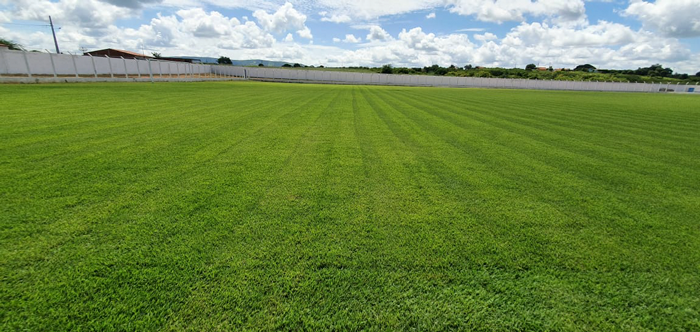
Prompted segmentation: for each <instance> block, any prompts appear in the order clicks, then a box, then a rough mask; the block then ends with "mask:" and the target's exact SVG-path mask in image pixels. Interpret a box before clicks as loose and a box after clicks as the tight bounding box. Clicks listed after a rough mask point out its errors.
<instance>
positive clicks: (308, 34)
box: [297, 27, 314, 39]
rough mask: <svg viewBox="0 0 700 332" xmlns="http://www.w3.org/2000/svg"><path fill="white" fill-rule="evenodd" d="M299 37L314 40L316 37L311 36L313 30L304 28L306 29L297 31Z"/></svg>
mask: <svg viewBox="0 0 700 332" xmlns="http://www.w3.org/2000/svg"><path fill="white" fill-rule="evenodd" d="M297 35H299V37H301V38H306V39H313V38H314V36H313V35H312V34H311V30H310V29H309V28H307V27H304V29H301V30H297Z"/></svg>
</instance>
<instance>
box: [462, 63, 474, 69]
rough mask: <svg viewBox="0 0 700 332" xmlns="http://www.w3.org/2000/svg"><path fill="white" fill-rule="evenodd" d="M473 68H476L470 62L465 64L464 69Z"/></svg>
mask: <svg viewBox="0 0 700 332" xmlns="http://www.w3.org/2000/svg"><path fill="white" fill-rule="evenodd" d="M472 68H474V67H472V65H471V64H468V65H466V66H464V70H470V69H472Z"/></svg>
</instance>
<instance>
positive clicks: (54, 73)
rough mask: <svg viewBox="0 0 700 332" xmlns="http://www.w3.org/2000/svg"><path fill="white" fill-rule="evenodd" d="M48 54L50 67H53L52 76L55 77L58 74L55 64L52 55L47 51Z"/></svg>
mask: <svg viewBox="0 0 700 332" xmlns="http://www.w3.org/2000/svg"><path fill="white" fill-rule="evenodd" d="M47 54H48V55H49V59H51V69H53V77H54V78H56V77H58V75H57V74H56V64H55V63H54V62H53V55H51V52H49V53H47Z"/></svg>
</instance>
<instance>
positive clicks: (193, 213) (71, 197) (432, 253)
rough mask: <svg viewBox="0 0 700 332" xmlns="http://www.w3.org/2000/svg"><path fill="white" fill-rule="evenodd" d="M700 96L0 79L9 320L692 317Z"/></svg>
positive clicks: (691, 321) (368, 323) (355, 326)
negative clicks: (0, 82) (37, 82)
mask: <svg viewBox="0 0 700 332" xmlns="http://www.w3.org/2000/svg"><path fill="white" fill-rule="evenodd" d="M699 105H700V99H698V98H697V97H696V96H685V95H663V94H631V93H630V94H615V93H580V92H551V91H550V92H546V91H515V90H482V89H440V88H407V87H360V86H317V85H291V84H289V85H285V84H265V83H248V82H238V83H165V84H146V83H143V84H136V83H130V84H85V85H83V84H56V85H26V86H25V85H4V86H0V190H1V191H0V204H1V205H0V212H1V215H0V218H1V219H0V241H1V246H0V278H1V280H2V283H1V284H0V322H1V323H0V330H2V331H15V330H30V331H65V330H76V331H77V330H100V331H102V330H104V331H109V330H132V331H153V330H162V331H171V330H195V331H216V330H228V331H246V330H251V331H256V330H294V331H302V330H308V331H314V330H338V331H359V330H368V331H395V330H414V331H453V330H489V331H513V330H560V331H594V330H598V331H609V330H622V331H644V330H653V331H688V330H695V331H697V330H700V106H699Z"/></svg>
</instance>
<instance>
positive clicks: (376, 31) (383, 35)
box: [366, 25, 392, 41]
mask: <svg viewBox="0 0 700 332" xmlns="http://www.w3.org/2000/svg"><path fill="white" fill-rule="evenodd" d="M366 38H367V40H369V41H386V40H391V39H392V37H391V35H390V34H389V33H388V32H386V31H384V29H382V28H381V27H380V26H378V25H372V26H370V27H369V34H367V37H366Z"/></svg>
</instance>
